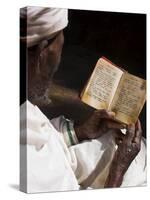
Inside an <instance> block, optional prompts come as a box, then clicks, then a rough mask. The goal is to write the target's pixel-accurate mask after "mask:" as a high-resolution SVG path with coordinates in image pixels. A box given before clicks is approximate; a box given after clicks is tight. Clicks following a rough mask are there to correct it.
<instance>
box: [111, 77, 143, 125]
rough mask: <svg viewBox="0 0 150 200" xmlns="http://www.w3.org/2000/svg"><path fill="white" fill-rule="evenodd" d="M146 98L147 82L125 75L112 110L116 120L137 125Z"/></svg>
mask: <svg viewBox="0 0 150 200" xmlns="http://www.w3.org/2000/svg"><path fill="white" fill-rule="evenodd" d="M145 98H146V81H145V80H144V79H141V78H139V77H136V76H134V75H131V74H129V73H124V75H123V77H122V79H121V82H120V86H119V87H118V89H117V92H116V94H115V97H114V99H113V101H112V104H111V106H110V109H111V110H112V111H114V112H115V113H116V119H118V120H119V121H122V122H124V123H126V124H131V123H135V122H136V121H137V119H138V116H139V114H140V112H141V109H142V108H143V105H144V103H145Z"/></svg>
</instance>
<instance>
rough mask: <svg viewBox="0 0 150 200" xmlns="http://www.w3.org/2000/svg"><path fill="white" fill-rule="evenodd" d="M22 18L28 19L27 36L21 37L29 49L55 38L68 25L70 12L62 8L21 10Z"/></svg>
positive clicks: (29, 8) (28, 8) (27, 8)
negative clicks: (44, 40) (42, 41)
mask: <svg viewBox="0 0 150 200" xmlns="http://www.w3.org/2000/svg"><path fill="white" fill-rule="evenodd" d="M20 17H21V18H27V35H26V36H23V37H22V36H21V40H22V41H26V42H27V47H31V46H34V45H36V44H38V42H40V41H41V40H43V39H51V38H53V37H54V36H55V35H56V34H57V32H58V31H60V30H62V29H64V28H65V27H66V26H67V24H68V10H67V9H61V8H41V7H26V8H21V10H20Z"/></svg>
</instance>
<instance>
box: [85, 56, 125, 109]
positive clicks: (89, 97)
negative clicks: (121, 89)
mask: <svg viewBox="0 0 150 200" xmlns="http://www.w3.org/2000/svg"><path fill="white" fill-rule="evenodd" d="M122 74H123V71H122V70H121V69H119V68H118V67H116V66H115V65H113V64H112V63H110V62H108V61H107V60H106V59H105V58H103V57H102V58H100V59H99V60H98V62H97V64H96V67H95V69H94V71H93V73H92V76H91V78H90V80H89V82H88V84H87V86H86V88H85V90H84V92H83V93H82V96H81V100H82V101H83V102H85V103H87V104H88V105H90V106H92V107H94V108H96V109H108V107H109V106H110V103H111V101H112V99H113V96H114V94H115V92H116V89H117V87H118V84H119V81H120V79H121V77H122Z"/></svg>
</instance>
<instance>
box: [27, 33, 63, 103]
mask: <svg viewBox="0 0 150 200" xmlns="http://www.w3.org/2000/svg"><path fill="white" fill-rule="evenodd" d="M63 43H64V36H63V31H60V32H59V33H57V34H56V36H55V37H54V38H53V39H51V40H43V41H41V42H40V44H38V45H36V46H34V47H31V48H29V49H28V98H29V100H30V101H31V102H32V103H35V104H37V105H38V104H39V105H43V104H48V101H49V99H48V96H47V93H46V92H47V91H48V88H49V83H50V81H51V80H52V77H53V75H54V73H55V72H56V71H57V69H58V65H59V63H60V60H61V52H62V47H63Z"/></svg>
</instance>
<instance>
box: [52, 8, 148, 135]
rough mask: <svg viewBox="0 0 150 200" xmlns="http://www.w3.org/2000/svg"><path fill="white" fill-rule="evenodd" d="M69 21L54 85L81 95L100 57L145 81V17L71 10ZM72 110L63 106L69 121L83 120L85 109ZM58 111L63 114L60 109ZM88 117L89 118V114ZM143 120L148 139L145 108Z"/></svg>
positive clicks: (71, 105) (141, 15) (144, 131)
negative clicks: (74, 119) (71, 119)
mask: <svg viewBox="0 0 150 200" xmlns="http://www.w3.org/2000/svg"><path fill="white" fill-rule="evenodd" d="M68 18H69V24H68V26H67V28H66V29H65V30H64V36H65V43H64V48H63V53H62V60H61V63H60V67H59V70H58V72H57V73H56V75H55V77H54V80H55V81H54V82H55V83H57V84H58V85H61V86H64V87H65V88H69V89H72V90H73V91H76V92H77V93H80V91H81V90H82V89H83V87H84V85H85V83H86V81H87V80H88V78H89V76H90V75H91V73H92V70H93V68H94V67H95V64H96V62H97V60H98V59H99V58H100V57H101V56H105V57H106V58H108V59H110V60H111V61H112V62H113V63H115V64H116V65H118V66H120V67H122V68H124V69H125V70H127V71H129V73H132V74H134V75H137V76H139V77H141V78H144V79H146V15H145V14H129V13H114V12H100V11H85V10H84V11H83V10H69V17H68ZM52 91H54V90H52ZM60 93H61V92H60ZM64 93H65V92H62V96H63V95H64ZM55 100H56V99H55ZM56 102H57V101H56ZM64 102H65V101H64ZM66 102H67V101H66ZM56 104H57V103H56ZM58 104H59V103H58ZM58 104H57V106H58ZM57 106H56V107H57ZM69 106H70V108H69ZM84 106H85V105H84ZM72 107H74V106H73V104H70V105H69V104H68V106H64V109H65V111H66V113H67V112H68V113H69V114H68V117H70V116H69V115H71V116H73V118H80V116H82V113H83V112H84V109H81V107H80V108H78V109H76V108H75V107H74V110H73V111H72V109H71V108H72ZM77 107H78V106H77ZM61 109H62V110H61ZM88 109H89V110H90V109H91V108H88ZM88 109H87V110H88ZM58 110H61V112H63V108H60V106H58ZM85 110H86V108H85ZM54 112H55V113H57V111H55V110H54ZM85 113H86V115H87V116H88V114H87V113H88V112H85ZM57 114H59V113H57ZM57 114H56V115H57ZM81 118H82V117H81ZM140 119H141V121H142V127H143V134H144V136H146V105H145V106H144V108H143V110H142V112H141V114H140Z"/></svg>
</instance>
